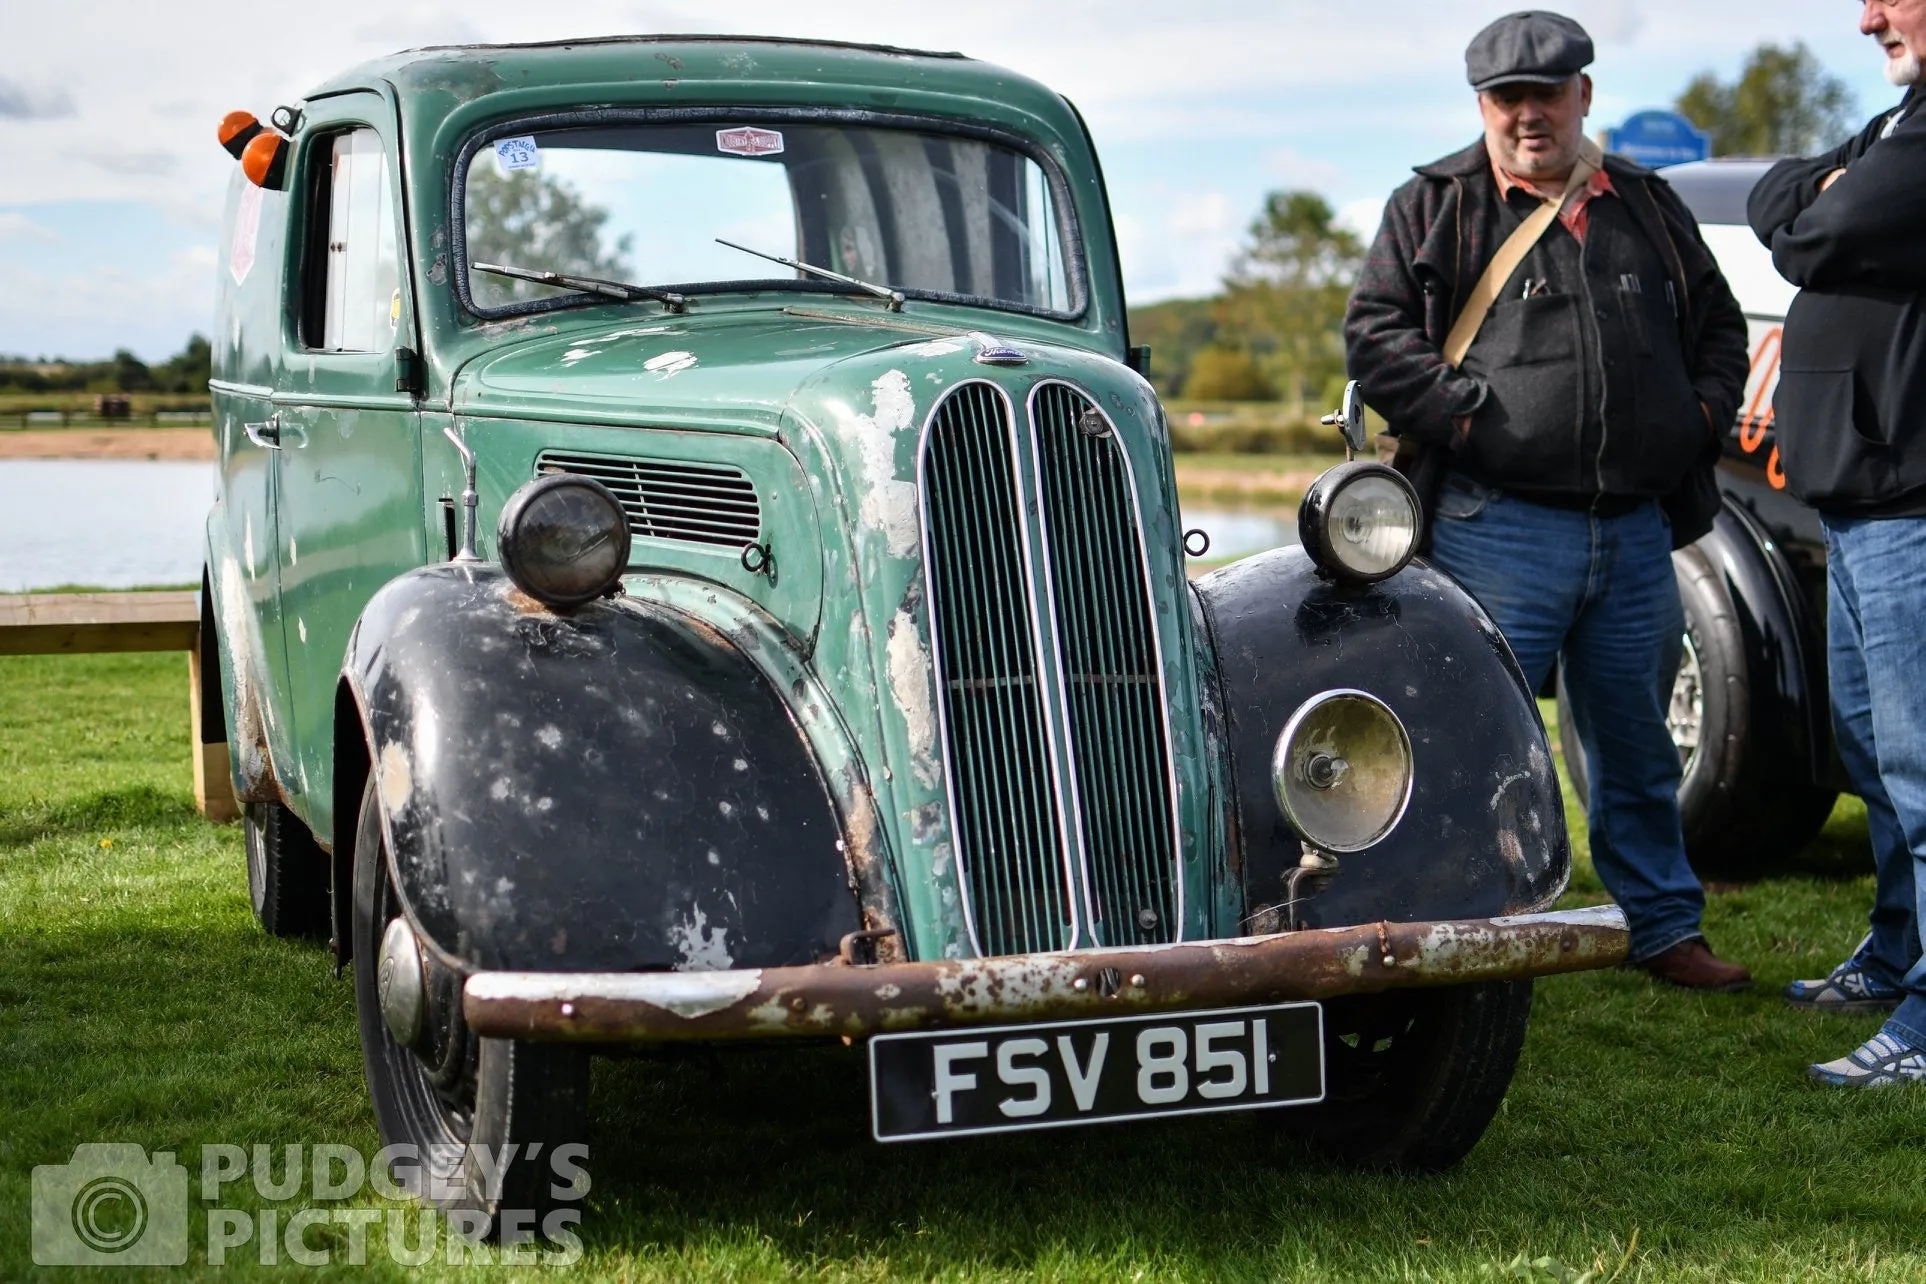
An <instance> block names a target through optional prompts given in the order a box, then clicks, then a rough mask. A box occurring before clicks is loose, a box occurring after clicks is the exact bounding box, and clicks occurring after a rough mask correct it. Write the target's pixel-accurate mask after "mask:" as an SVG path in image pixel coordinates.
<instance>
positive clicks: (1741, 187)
mask: <svg viewBox="0 0 1926 1284" xmlns="http://www.w3.org/2000/svg"><path fill="white" fill-rule="evenodd" d="M1777 159H1778V158H1777V157H1771V156H1731V157H1720V158H1719V159H1718V160H1704V161H1692V162H1690V163H1688V164H1685V165H1668V166H1666V167H1665V168H1664V169H1662V170H1660V171H1659V172H1658V173H1659V177H1660V178H1663V179H1664V180H1665V181H1666V182H1668V183H1670V184H1671V185H1672V190H1673V191H1675V192H1677V193H1678V194H1679V198H1680V199H1681V200H1683V201H1684V202H1685V208H1687V209H1689V210H1691V211H1692V217H1693V218H1696V219H1697V220H1698V221H1699V222H1701V223H1718V224H1732V225H1738V226H1741V227H1743V226H1745V222H1746V217H1745V203H1746V198H1747V197H1749V196H1751V195H1752V188H1753V186H1754V185H1755V184H1757V183H1758V181H1759V179H1760V178H1761V177H1762V176H1764V174H1765V172H1766V171H1767V170H1769V169H1771V168H1772V166H1773V165H1774V164H1775V163H1776V162H1777Z"/></svg>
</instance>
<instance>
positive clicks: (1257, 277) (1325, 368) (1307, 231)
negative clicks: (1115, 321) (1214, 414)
mask: <svg viewBox="0 0 1926 1284" xmlns="http://www.w3.org/2000/svg"><path fill="white" fill-rule="evenodd" d="M1363 259H1364V245H1363V242H1362V241H1361V240H1360V239H1359V238H1358V237H1357V235H1356V234H1355V233H1353V232H1351V231H1349V230H1347V229H1345V228H1342V227H1339V226H1338V225H1337V221H1336V215H1335V214H1334V213H1333V211H1332V209H1331V205H1330V203H1329V202H1328V201H1326V200H1325V199H1324V198H1323V197H1322V196H1320V195H1318V194H1317V193H1316V192H1307V191H1287V192H1272V193H1271V194H1270V195H1269V196H1267V197H1265V198H1264V204H1263V206H1262V207H1261V208H1260V209H1259V211H1258V214H1257V217H1256V218H1255V219H1254V220H1252V222H1251V225H1250V228H1249V230H1248V231H1247V232H1246V233H1245V239H1244V244H1243V246H1242V247H1241V248H1240V250H1239V251H1238V255H1237V257H1236V259H1235V260H1233V262H1232V263H1231V267H1230V271H1229V273H1228V274H1227V275H1226V276H1225V278H1224V291H1223V293H1222V294H1220V295H1218V296H1217V297H1216V298H1215V299H1209V300H1178V301H1173V302H1171V303H1166V304H1157V305H1154V306H1152V307H1149V308H1142V309H1138V310H1136V311H1133V312H1132V314H1131V323H1130V325H1131V331H1130V332H1131V337H1132V339H1133V340H1135V341H1139V342H1145V343H1149V344H1150V345H1151V373H1152V377H1153V378H1154V379H1155V381H1156V382H1157V385H1158V387H1159V388H1160V389H1162V390H1163V391H1164V392H1165V393H1166V394H1167V395H1181V396H1183V397H1187V398H1190V399H1192V400H1198V401H1268V400H1271V399H1273V398H1276V397H1279V396H1281V397H1282V398H1283V399H1284V400H1285V401H1286V402H1287V403H1288V404H1289V406H1290V409H1291V412H1292V413H1293V414H1297V415H1303V414H1307V413H1309V411H1310V409H1311V407H1312V406H1313V405H1314V404H1316V405H1320V406H1321V405H1322V404H1323V403H1324V402H1326V401H1329V400H1331V399H1332V398H1333V397H1334V396H1335V395H1336V391H1337V390H1340V389H1341V388H1342V386H1343V381H1344V340H1343V335H1342V333H1341V327H1342V326H1343V323H1344V306H1345V301H1346V300H1347V298H1348V297H1349V296H1350V292H1351V284H1352V282H1353V281H1355V280H1356V279H1357V273H1358V268H1359V266H1360V265H1361V264H1362V263H1363Z"/></svg>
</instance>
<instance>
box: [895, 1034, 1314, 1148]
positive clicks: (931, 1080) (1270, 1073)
mask: <svg viewBox="0 0 1926 1284" xmlns="http://www.w3.org/2000/svg"><path fill="white" fill-rule="evenodd" d="M1323 1021H1324V1017H1323V1010H1322V1009H1321V1008H1320V1007H1319V1006H1318V1005H1317V1004H1315V1003H1282V1004H1276V1005H1273V1006H1269V1007H1257V1008H1231V1009H1227V1010H1224V1011H1218V1012H1164V1013H1159V1014H1157V1015H1155V1016H1129V1017H1111V1018H1105V1019H1101V1020H1096V1021H1061V1022H1056V1023H1053V1024H1044V1025H1006V1026H997V1027H994V1028H988V1029H966V1030H938V1031H934V1032H931V1033H927V1034H879V1035H877V1036H876V1037H874V1038H872V1039H871V1040H870V1041H869V1087H870V1115H871V1119H872V1121H873V1126H874V1129H875V1133H876V1140H878V1141H913V1140H916V1139H919V1138H923V1137H955V1136H964V1135H968V1134H970V1133H980V1132H1015V1131H1018V1130H1021V1129H1026V1128H1064V1127H1069V1126H1071V1125H1073V1124H1087V1123H1113V1122H1116V1121H1118V1120H1123V1119H1149V1118H1154V1117H1156V1116H1159V1115H1192V1114H1201V1113H1204V1112H1205V1111H1215V1110H1258V1109H1262V1108H1263V1107H1265V1106H1295V1105H1304V1104H1307V1103H1309V1102H1313V1101H1321V1100H1323V1098H1324V1031H1323Z"/></svg>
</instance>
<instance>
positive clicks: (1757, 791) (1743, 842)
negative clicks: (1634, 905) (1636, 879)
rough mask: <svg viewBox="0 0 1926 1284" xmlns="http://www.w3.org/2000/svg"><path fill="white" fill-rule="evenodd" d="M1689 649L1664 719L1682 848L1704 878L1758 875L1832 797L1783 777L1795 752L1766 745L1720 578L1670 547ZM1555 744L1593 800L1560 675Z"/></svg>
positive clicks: (1825, 810) (1790, 848)
mask: <svg viewBox="0 0 1926 1284" xmlns="http://www.w3.org/2000/svg"><path fill="white" fill-rule="evenodd" d="M1672 568H1673V570H1674V572H1675V573H1676V574H1677V576H1678V584H1679V604H1680V605H1681V606H1682V607H1684V610H1685V647H1684V655H1683V659H1682V661H1681V663H1680V665H1679V672H1678V676H1677V677H1676V678H1675V680H1674V683H1673V690H1672V709H1671V713H1670V716H1669V717H1668V719H1667V721H1668V722H1669V723H1670V725H1671V728H1672V741H1673V743H1674V744H1676V745H1677V746H1678V748H1679V756H1680V759H1681V763H1682V766H1683V774H1682V776H1681V777H1680V780H1679V820H1680V822H1681V825H1682V827H1683V828H1684V831H1685V852H1686V855H1687V856H1688V857H1689V858H1690V859H1691V861H1692V866H1693V868H1694V869H1696V870H1697V871H1698V872H1699V873H1700V874H1701V875H1702V876H1709V877H1721V878H1733V877H1745V876H1751V875H1756V874H1758V873H1761V872H1763V871H1765V870H1768V869H1771V868H1774V867H1777V866H1780V865H1783V864H1784V863H1785V862H1786V861H1787V860H1789V859H1791V858H1792V857H1793V856H1796V855H1798V854H1799V852H1800V851H1801V850H1803V849H1804V848H1805V846H1806V844H1808V843H1810V842H1811V841H1812V840H1813V839H1814V838H1815V837H1817V836H1818V833H1819V831H1820V829H1822V828H1823V827H1824V826H1825V823H1826V818H1827V817H1828V816H1830V815H1831V814H1832V806H1833V803H1834V802H1835V801H1836V800H1837V799H1838V794H1837V793H1836V792H1835V791H1833V790H1830V789H1825V788H1822V787H1820V786H1818V785H1814V784H1811V783H1809V782H1804V781H1800V780H1796V779H1787V778H1786V777H1787V774H1788V773H1787V770H1786V768H1787V764H1788V763H1789V762H1794V761H1797V760H1798V759H1799V755H1797V754H1796V753H1795V752H1794V751H1793V749H1792V748H1791V746H1787V745H1780V744H1776V743H1772V742H1771V741H1772V740H1773V739H1774V737H1773V736H1772V735H1771V733H1770V732H1769V731H1768V730H1767V728H1769V727H1771V726H1772V725H1774V720H1773V719H1771V718H1767V717H1757V716H1755V713H1757V712H1758V711H1759V710H1760V708H1761V705H1762V703H1763V701H1764V700H1766V699H1768V698H1770V697H1769V696H1767V694H1766V693H1765V692H1759V691H1754V690H1753V684H1752V681H1751V674H1750V670H1749V668H1748V665H1747V660H1746V648H1745V635H1744V633H1743V631H1742V629H1741V627H1740V623H1739V618H1738V612H1737V611H1735V610H1734V609H1733V605H1732V599H1731V597H1730V596H1729V595H1728V594H1727V592H1726V588H1725V583H1724V579H1723V577H1722V576H1721V575H1720V574H1719V572H1718V569H1717V568H1716V567H1715V566H1713V564H1712V562H1711V560H1710V559H1709V558H1707V557H1706V555H1705V554H1704V553H1703V552H1702V551H1700V549H1699V548H1698V547H1697V546H1696V545H1694V546H1691V547H1688V548H1682V549H1680V550H1678V551H1677V552H1675V553H1673V554H1672ZM1558 744H1559V748H1560V749H1561V750H1562V751H1563V753H1564V757H1565V770H1566V772H1567V773H1568V774H1569V775H1570V777H1571V781H1572V788H1573V789H1574V790H1575V791H1576V792H1577V794H1578V797H1579V798H1580V800H1582V801H1585V800H1589V799H1590V797H1591V793H1590V788H1591V786H1590V775H1589V773H1588V771H1587V770H1586V762H1585V751H1584V749H1583V747H1582V746H1581V745H1580V744H1579V740H1578V732H1577V730H1576V729H1575V728H1574V726H1573V725H1572V717H1571V701H1570V700H1569V699H1568V697H1567V696H1566V692H1565V680H1564V676H1563V674H1562V673H1561V674H1560V676H1559V680H1558Z"/></svg>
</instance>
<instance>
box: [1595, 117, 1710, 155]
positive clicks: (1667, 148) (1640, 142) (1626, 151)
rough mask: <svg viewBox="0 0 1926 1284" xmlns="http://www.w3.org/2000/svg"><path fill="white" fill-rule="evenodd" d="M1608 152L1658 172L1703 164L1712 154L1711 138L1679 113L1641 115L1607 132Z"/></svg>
mask: <svg viewBox="0 0 1926 1284" xmlns="http://www.w3.org/2000/svg"><path fill="white" fill-rule="evenodd" d="M1605 150H1606V151H1608V152H1617V153H1618V154H1619V155H1620V156H1623V157H1625V159H1627V160H1635V161H1637V162H1638V163H1639V164H1641V165H1646V166H1649V167H1651V168H1652V169H1657V168H1659V167H1660V166H1661V165H1683V164H1685V163H1686V162H1687V161H1702V160H1704V159H1705V158H1706V157H1708V156H1710V155H1711V154H1712V138H1711V136H1710V135H1709V134H1707V133H1706V132H1705V131H1704V130H1702V129H1700V128H1699V127H1698V126H1697V125H1694V124H1693V123H1692V122H1691V121H1689V120H1687V119H1686V118H1685V117H1683V116H1681V115H1679V114H1678V113H1677V112H1672V111H1642V112H1638V113H1636V114H1635V115H1632V116H1630V117H1628V118H1627V119H1626V121H1625V123H1624V124H1623V125H1620V126H1619V127H1618V128H1617V129H1610V130H1607V131H1605Z"/></svg>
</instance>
